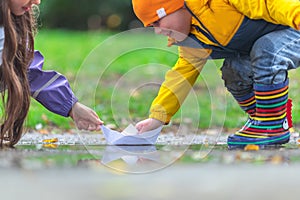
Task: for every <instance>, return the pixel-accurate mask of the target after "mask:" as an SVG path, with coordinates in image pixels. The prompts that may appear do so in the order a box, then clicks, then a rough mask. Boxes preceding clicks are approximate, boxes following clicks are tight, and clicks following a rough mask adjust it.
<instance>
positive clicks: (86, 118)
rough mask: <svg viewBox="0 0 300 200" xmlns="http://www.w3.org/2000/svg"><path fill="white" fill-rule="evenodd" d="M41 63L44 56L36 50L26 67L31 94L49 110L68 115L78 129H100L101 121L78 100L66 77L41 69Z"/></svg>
mask: <svg viewBox="0 0 300 200" xmlns="http://www.w3.org/2000/svg"><path fill="white" fill-rule="evenodd" d="M43 64H44V57H43V56H42V55H41V53H40V52H38V51H36V52H35V53H34V60H33V62H32V63H31V65H30V66H29V69H28V80H29V85H30V93H31V96H32V97H33V98H34V99H36V100H37V101H38V102H39V103H41V104H42V105H43V106H44V107H45V108H47V109H48V110H50V111H51V112H54V113H56V114H59V115H61V116H64V117H68V116H70V117H71V118H72V119H73V120H74V122H75V124H76V126H77V128H78V129H85V130H89V131H94V130H100V125H102V124H103V122H102V121H101V120H100V119H99V117H98V115H97V114H96V112H95V111H93V110H92V109H90V108H89V107H87V106H85V105H83V104H81V103H79V102H78V99H77V98H76V97H75V95H74V93H73V91H72V89H71V87H70V85H69V82H68V80H67V79H66V77H65V76H63V75H61V74H60V73H58V72H56V71H45V70H42V68H43Z"/></svg>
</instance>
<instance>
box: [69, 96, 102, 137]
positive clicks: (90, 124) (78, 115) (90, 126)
mask: <svg viewBox="0 0 300 200" xmlns="http://www.w3.org/2000/svg"><path fill="white" fill-rule="evenodd" d="M70 117H71V118H72V119H73V120H74V123H75V125H76V126H77V128H78V129H79V130H82V129H83V130H88V131H98V130H100V129H101V128H100V126H101V125H102V124H103V122H102V121H101V120H100V119H99V117H98V115H97V114H96V112H95V111H93V110H92V109H90V108H89V107H87V106H85V105H83V104H81V103H79V102H77V103H75V104H74V106H73V108H72V110H71V112H70Z"/></svg>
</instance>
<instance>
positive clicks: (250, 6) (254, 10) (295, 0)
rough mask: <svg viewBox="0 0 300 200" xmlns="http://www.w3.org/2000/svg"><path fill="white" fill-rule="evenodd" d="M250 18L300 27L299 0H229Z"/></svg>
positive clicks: (295, 27)
mask: <svg viewBox="0 0 300 200" xmlns="http://www.w3.org/2000/svg"><path fill="white" fill-rule="evenodd" d="M228 1H229V3H230V4H231V5H232V6H234V7H235V8H236V9H237V10H239V11H240V12H241V13H243V14H244V15H246V16H247V17H249V18H250V19H264V20H266V21H268V22H271V23H274V24H282V25H287V26H290V27H292V28H294V29H298V30H299V29H300V27H299V25H300V1H299V0H245V1H240V0H228Z"/></svg>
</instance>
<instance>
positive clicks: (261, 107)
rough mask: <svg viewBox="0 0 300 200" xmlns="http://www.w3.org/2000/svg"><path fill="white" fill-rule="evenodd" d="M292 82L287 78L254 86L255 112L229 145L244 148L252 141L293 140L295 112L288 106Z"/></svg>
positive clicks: (282, 141)
mask: <svg viewBox="0 0 300 200" xmlns="http://www.w3.org/2000/svg"><path fill="white" fill-rule="evenodd" d="M288 84H289V82H288V80H286V81H285V82H283V83H281V84H276V85H258V84H256V85H254V93H255V100H256V111H255V114H253V115H252V116H250V118H249V120H248V121H247V123H246V124H245V125H244V127H243V128H242V129H241V130H240V131H238V132H236V133H235V134H233V135H230V136H229V137H228V139H227V143H228V147H229V148H242V147H244V146H246V145H248V144H256V145H262V146H264V145H276V144H285V143H287V142H288V141H289V138H290V132H289V128H290V126H291V124H289V123H291V113H290V112H289V111H290V109H287V104H288ZM287 112H288V115H287Z"/></svg>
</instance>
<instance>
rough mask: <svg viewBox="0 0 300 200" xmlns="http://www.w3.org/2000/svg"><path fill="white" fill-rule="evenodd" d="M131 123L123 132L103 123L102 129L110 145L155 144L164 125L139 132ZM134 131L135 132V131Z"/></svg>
mask: <svg viewBox="0 0 300 200" xmlns="http://www.w3.org/2000/svg"><path fill="white" fill-rule="evenodd" d="M132 127H134V126H132V125H129V126H128V127H127V128H126V129H124V131H123V132H121V133H120V132H118V131H114V130H111V129H109V128H107V127H106V126H104V125H102V126H101V129H102V132H103V134H104V137H105V139H106V142H107V144H109V145H154V144H155V143H156V140H157V138H158V136H159V134H160V132H161V129H162V126H160V127H159V128H157V129H154V130H152V131H147V132H144V133H142V134H137V132H138V131H137V130H136V129H135V127H134V129H135V130H134V129H133V128H132ZM128 130H129V131H128ZM133 132H134V133H133Z"/></svg>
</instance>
